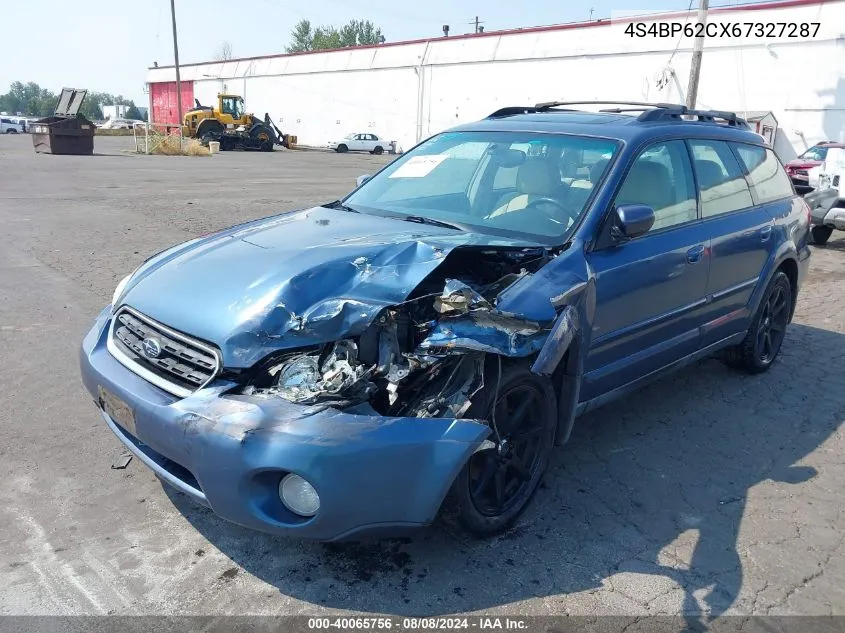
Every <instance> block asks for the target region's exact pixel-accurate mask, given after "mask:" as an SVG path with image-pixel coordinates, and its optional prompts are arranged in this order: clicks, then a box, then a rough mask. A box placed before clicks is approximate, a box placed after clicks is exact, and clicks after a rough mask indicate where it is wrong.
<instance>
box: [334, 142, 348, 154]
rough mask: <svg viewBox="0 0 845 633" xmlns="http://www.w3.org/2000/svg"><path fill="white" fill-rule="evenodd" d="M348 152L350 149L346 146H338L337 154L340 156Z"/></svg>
mask: <svg viewBox="0 0 845 633" xmlns="http://www.w3.org/2000/svg"><path fill="white" fill-rule="evenodd" d="M348 151H349V148H348V147H347V146H346V145H343V144H341V145H338V146H337V153H338V154H345V153H346V152H348Z"/></svg>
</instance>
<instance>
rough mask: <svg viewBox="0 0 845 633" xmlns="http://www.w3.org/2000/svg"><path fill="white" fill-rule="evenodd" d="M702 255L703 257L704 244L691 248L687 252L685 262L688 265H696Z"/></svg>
mask: <svg viewBox="0 0 845 633" xmlns="http://www.w3.org/2000/svg"><path fill="white" fill-rule="evenodd" d="M702 255H704V244H699V245H698V246H693V247H692V248H691V249H689V250H688V251H687V262H688V263H690V264H696V263H698V262H699V261H701V256H702Z"/></svg>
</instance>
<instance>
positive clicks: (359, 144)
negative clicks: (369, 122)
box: [349, 134, 367, 152]
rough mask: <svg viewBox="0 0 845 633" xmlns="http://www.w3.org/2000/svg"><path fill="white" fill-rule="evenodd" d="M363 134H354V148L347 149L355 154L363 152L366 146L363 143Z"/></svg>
mask: <svg viewBox="0 0 845 633" xmlns="http://www.w3.org/2000/svg"><path fill="white" fill-rule="evenodd" d="M365 136H366V135H365V134H356V135H355V138H354V139H352V140H353V144H354V147H350V148H349V149H354V150H355V151H357V152H360V151H363V150H365V149H367V144H366V142H365V141H364V137H365Z"/></svg>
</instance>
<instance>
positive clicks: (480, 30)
mask: <svg viewBox="0 0 845 633" xmlns="http://www.w3.org/2000/svg"><path fill="white" fill-rule="evenodd" d="M468 24H471V25H474V26H475V32H476V33H483V32H484V27H483V26H480V25H481V24H484V21H483V20H482V21H479V19H478V16H475V19H474V20H472V21H470V22H469V23H468Z"/></svg>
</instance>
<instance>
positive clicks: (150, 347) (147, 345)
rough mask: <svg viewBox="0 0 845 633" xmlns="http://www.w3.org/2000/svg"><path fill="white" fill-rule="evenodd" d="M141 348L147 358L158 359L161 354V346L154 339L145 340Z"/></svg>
mask: <svg viewBox="0 0 845 633" xmlns="http://www.w3.org/2000/svg"><path fill="white" fill-rule="evenodd" d="M141 347H142V348H143V349H144V356H146V357H147V358H158V355H159V354H161V345H160V344H159V342H158V341H157V340H155V339H154V338H145V339H144V340H143V342H142V343H141Z"/></svg>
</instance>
